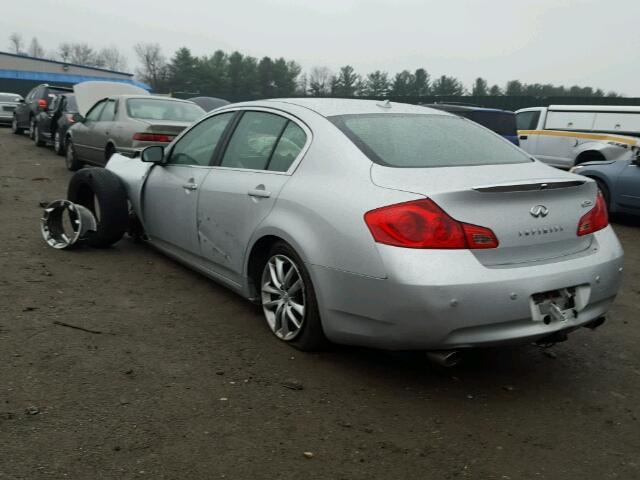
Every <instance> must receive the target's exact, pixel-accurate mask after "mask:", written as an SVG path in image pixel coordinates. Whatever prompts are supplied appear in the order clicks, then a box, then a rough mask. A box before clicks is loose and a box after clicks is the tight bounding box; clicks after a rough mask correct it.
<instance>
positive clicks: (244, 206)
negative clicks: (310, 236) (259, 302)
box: [198, 111, 307, 284]
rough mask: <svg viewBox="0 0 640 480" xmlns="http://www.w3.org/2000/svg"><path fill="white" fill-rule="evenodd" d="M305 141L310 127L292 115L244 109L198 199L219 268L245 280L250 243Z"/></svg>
mask: <svg viewBox="0 0 640 480" xmlns="http://www.w3.org/2000/svg"><path fill="white" fill-rule="evenodd" d="M306 142H307V135H306V133H305V131H304V130H303V129H302V128H301V127H300V126H299V125H298V124H297V123H295V122H294V121H293V120H291V119H289V118H286V117H283V116H281V115H278V114H274V113H269V112H265V111H246V112H244V113H243V115H242V118H241V119H240V121H239V122H238V125H237V127H236V129H235V131H234V133H233V135H232V137H231V139H230V140H229V143H228V146H227V148H226V150H225V152H224V154H223V156H222V159H221V160H220V162H219V165H218V166H216V167H215V168H213V169H212V171H211V173H209V175H208V176H207V178H205V181H204V184H203V186H202V189H201V191H200V198H199V199H198V225H199V226H198V229H199V234H200V247H201V252H202V257H203V258H204V259H205V260H206V262H207V264H208V265H209V267H210V268H211V269H212V270H214V271H215V272H216V273H218V274H219V275H221V276H223V277H225V278H227V279H229V280H230V281H232V282H234V283H237V284H241V283H242V276H243V271H244V260H245V256H246V252H247V247H248V245H249V242H250V240H251V238H252V236H253V234H254V232H255V230H256V229H257V227H258V226H259V225H260V223H261V222H262V221H263V220H264V219H265V217H266V216H267V215H268V214H269V212H270V211H271V209H272V208H273V206H274V204H275V202H276V199H277V197H278V194H279V193H280V190H282V187H283V186H284V184H285V183H286V181H287V180H288V179H289V174H290V172H289V170H290V168H291V166H292V165H293V164H294V162H295V160H296V158H297V157H298V156H299V155H300V153H301V151H302V150H303V148H304V146H305V144H306Z"/></svg>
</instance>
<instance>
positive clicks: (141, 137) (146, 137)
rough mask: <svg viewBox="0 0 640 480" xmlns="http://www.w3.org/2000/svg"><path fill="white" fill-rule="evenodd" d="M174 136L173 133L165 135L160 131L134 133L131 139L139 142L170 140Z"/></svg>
mask: <svg viewBox="0 0 640 480" xmlns="http://www.w3.org/2000/svg"><path fill="white" fill-rule="evenodd" d="M174 138H175V136H174V135H165V134H162V133H144V132H139V133H134V134H133V139H134V140H138V141H140V142H170V141H171V140H173V139H174Z"/></svg>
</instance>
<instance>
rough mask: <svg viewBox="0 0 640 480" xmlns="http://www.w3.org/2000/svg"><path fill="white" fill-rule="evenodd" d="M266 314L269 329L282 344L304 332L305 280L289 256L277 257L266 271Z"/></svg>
mask: <svg viewBox="0 0 640 480" xmlns="http://www.w3.org/2000/svg"><path fill="white" fill-rule="evenodd" d="M261 285H262V288H261V296H262V310H263V311H264V316H265V318H266V320H267V323H268V324H269V328H271V331H272V332H273V333H274V334H275V335H276V337H278V338H280V339H281V340H285V341H289V340H293V339H294V338H295V337H296V336H297V335H298V334H299V333H300V330H302V327H303V325H304V316H305V311H306V293H305V285H304V280H303V279H302V275H301V274H300V270H299V269H298V266H297V265H296V264H295V262H294V261H293V260H291V259H290V258H289V257H286V256H285V255H274V256H273V257H271V258H270V259H269V261H268V262H267V263H266V265H265V267H264V270H263V271H262V281H261Z"/></svg>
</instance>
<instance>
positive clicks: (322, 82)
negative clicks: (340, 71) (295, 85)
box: [309, 67, 332, 97]
mask: <svg viewBox="0 0 640 480" xmlns="http://www.w3.org/2000/svg"><path fill="white" fill-rule="evenodd" d="M331 77H332V74H331V70H329V69H328V68H327V67H314V68H312V69H311V72H310V73H309V93H310V94H311V95H313V96H314V97H322V96H326V95H329V93H331Z"/></svg>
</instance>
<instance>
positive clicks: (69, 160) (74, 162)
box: [64, 138, 82, 172]
mask: <svg viewBox="0 0 640 480" xmlns="http://www.w3.org/2000/svg"><path fill="white" fill-rule="evenodd" d="M65 144H66V145H65V154H64V163H65V165H66V166H67V169H68V170H70V171H72V172H75V171H76V170H80V169H81V168H82V162H81V161H80V160H78V156H77V155H76V150H75V147H74V146H73V142H72V141H71V139H70V138H68V139H67V141H66V142H65Z"/></svg>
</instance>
